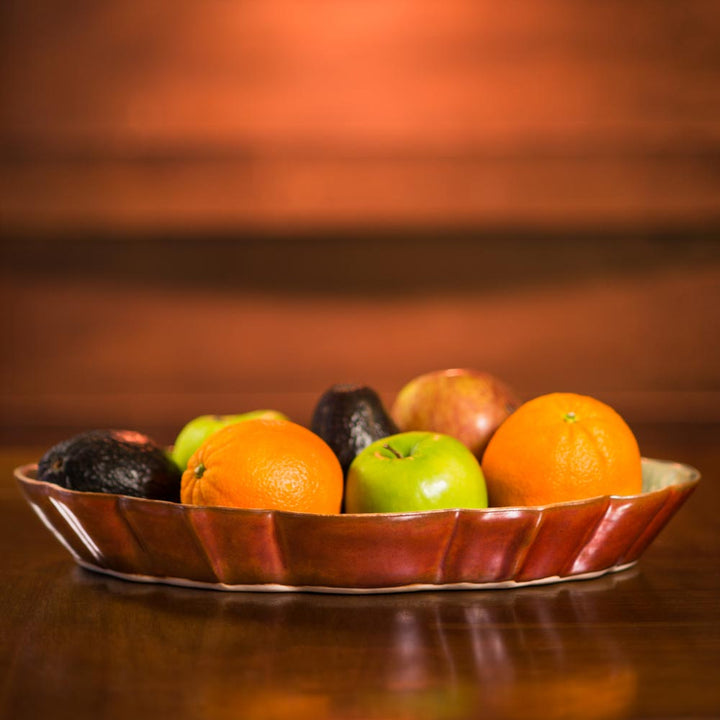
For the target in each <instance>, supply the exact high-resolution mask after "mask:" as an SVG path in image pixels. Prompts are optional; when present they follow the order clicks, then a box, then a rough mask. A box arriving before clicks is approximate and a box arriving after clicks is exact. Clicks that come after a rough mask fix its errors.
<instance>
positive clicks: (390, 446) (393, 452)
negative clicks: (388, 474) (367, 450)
mask: <svg viewBox="0 0 720 720" xmlns="http://www.w3.org/2000/svg"><path fill="white" fill-rule="evenodd" d="M383 447H384V448H385V449H386V450H389V451H390V452H391V453H392V454H393V455H394V456H395V457H396V458H402V455H401V454H400V453H399V452H398V451H397V450H396V449H395V448H394V447H393V446H392V445H390V443H385V444H384V445H383Z"/></svg>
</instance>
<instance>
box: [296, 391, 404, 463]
mask: <svg viewBox="0 0 720 720" xmlns="http://www.w3.org/2000/svg"><path fill="white" fill-rule="evenodd" d="M310 429H311V430H312V431H313V432H314V433H315V434H316V435H319V436H320V437H321V438H322V439H323V440H324V441H325V442H326V443H327V444H328V445H329V446H330V447H331V448H332V450H333V452H334V453H335V455H337V457H338V460H340V465H341V466H342V469H343V474H345V475H347V471H348V468H349V467H350V463H351V462H352V461H353V460H354V459H355V456H356V455H357V454H358V453H359V452H360V451H361V450H364V449H365V448H366V447H367V446H368V445H370V443H372V442H375V440H379V439H380V438H384V437H387V436H388V435H394V434H395V433H397V432H399V430H398V428H397V426H396V425H395V423H394V422H393V421H392V419H391V418H390V415H389V414H388V412H387V411H386V410H385V407H384V406H383V404H382V400H381V399H380V396H379V395H378V394H377V393H376V392H375V390H373V389H372V388H369V387H367V386H364V385H344V384H339V385H333V386H332V387H330V388H329V389H328V390H326V391H325V392H324V393H323V394H322V396H321V397H320V400H318V403H317V405H316V406H315V410H314V412H313V416H312V423H311V426H310Z"/></svg>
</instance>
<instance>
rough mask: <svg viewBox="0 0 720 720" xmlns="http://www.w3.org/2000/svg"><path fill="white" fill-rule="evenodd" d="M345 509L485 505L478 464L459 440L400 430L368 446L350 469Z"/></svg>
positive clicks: (401, 509)
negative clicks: (401, 431)
mask: <svg viewBox="0 0 720 720" xmlns="http://www.w3.org/2000/svg"><path fill="white" fill-rule="evenodd" d="M345 493H346V494H345V510H346V512H348V513H368V512H401V513H402V512H418V511H422V510H440V509H452V508H486V507H487V505H488V499H487V488H486V486H485V477H484V476H483V472H482V469H481V468H480V463H479V462H478V460H477V458H476V457H475V456H474V455H473V454H472V452H470V450H469V449H468V448H467V447H466V446H465V445H463V444H462V443H461V442H460V441H459V440H457V439H455V438H453V437H450V436H449V435H443V434H441V433H434V432H403V433H398V434H396V435H390V436H389V437H386V438H382V439H380V440H377V441H375V442H374V443H372V444H371V445H368V446H367V447H366V448H365V449H364V450H362V451H361V452H360V453H359V454H358V455H357V457H356V458H355V459H354V460H353V462H352V464H351V465H350V469H349V470H348V478H347V486H346V491H345Z"/></svg>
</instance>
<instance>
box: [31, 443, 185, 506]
mask: <svg viewBox="0 0 720 720" xmlns="http://www.w3.org/2000/svg"><path fill="white" fill-rule="evenodd" d="M181 477H182V476H181V473H180V469H179V468H178V466H177V465H176V464H175V463H174V462H173V461H172V460H171V459H170V458H169V457H168V456H167V454H166V453H165V451H164V450H163V448H162V447H160V446H159V445H158V444H157V443H155V442H154V441H153V440H152V439H150V438H149V437H147V436H146V435H142V434H141V433H136V432H133V431H128V430H89V431H87V432H84V433H80V434H79V435H75V436H74V437H71V438H69V439H67V440H63V441H62V442H60V443H58V444H57V445H54V446H53V447H51V448H50V449H49V450H48V451H47V452H46V453H45V454H44V455H43V456H42V458H41V459H40V462H39V463H38V479H39V480H44V481H46V482H52V483H55V484H56V485H60V486H61V487H64V488H67V489H68V490H82V491H86V492H104V493H114V494H118V495H130V496H132V497H140V498H150V499H153V500H169V501H172V502H180V480H181Z"/></svg>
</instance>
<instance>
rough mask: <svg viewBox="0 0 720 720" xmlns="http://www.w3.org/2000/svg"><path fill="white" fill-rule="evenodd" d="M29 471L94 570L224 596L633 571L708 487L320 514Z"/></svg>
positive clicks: (30, 495)
mask: <svg viewBox="0 0 720 720" xmlns="http://www.w3.org/2000/svg"><path fill="white" fill-rule="evenodd" d="M36 472H37V465H25V466H23V467H19V468H17V469H16V471H15V477H16V479H17V481H18V483H19V486H20V489H21V490H22V492H23V494H24V496H25V498H26V499H27V500H28V502H29V503H30V505H31V507H32V508H33V510H34V511H35V512H36V513H37V515H38V516H39V517H40V519H41V520H42V521H43V523H44V524H45V525H46V526H47V527H48V528H49V529H50V530H51V531H52V533H53V534H54V535H55V537H56V538H57V539H58V540H59V541H60V542H61V543H62V545H63V546H64V547H65V548H66V549H67V550H68V551H69V552H70V554H71V555H72V557H73V558H74V559H75V561H76V562H77V563H78V564H79V565H80V566H82V567H84V568H87V569H89V570H93V571H97V572H101V573H105V574H108V575H112V576H116V577H121V578H124V579H128V580H134V581H140V582H154V583H166V584H173V585H183V586H194V587H202V588H210V589H215V590H223V591H264V592H287V591H312V592H325V593H378V592H408V591H416V590H450V589H453V590H457V589H494V588H509V587H519V586H525V585H535V584H542V583H553V582H562V581H566V580H580V579H585V578H591V577H597V576H599V575H603V574H605V573H610V572H617V571H621V570H625V569H627V568H629V567H631V566H633V565H634V564H635V563H636V562H637V561H638V559H639V558H640V556H641V555H642V553H643V552H644V551H645V550H646V548H647V547H648V546H649V545H650V543H651V542H652V541H653V540H654V539H655V538H656V537H657V535H658V533H659V532H660V531H661V530H662V529H663V528H664V527H665V525H666V524H667V523H668V521H669V520H670V518H671V517H672V516H673V515H674V514H675V513H676V512H677V511H678V510H679V508H680V507H681V505H682V504H683V503H684V502H685V500H686V499H687V498H688V496H689V495H690V494H691V493H692V491H693V490H694V489H695V487H696V485H697V483H698V482H699V479H700V473H699V472H698V471H697V470H696V469H695V468H693V467H691V466H689V465H683V464H680V463H674V462H669V461H665V460H652V459H647V458H644V459H643V492H642V494H640V495H635V496H627V497H621V496H607V497H599V498H592V499H589V500H582V501H577V502H570V503H558V504H554V505H546V506H543V507H515V508H510V507H507V508H489V509H487V510H436V511H431V512H420V513H403V514H367V515H351V514H341V515H314V514H305V513H291V512H281V511H275V510H267V511H265V510H241V509H233V508H218V507H198V506H190V505H182V504H177V503H170V502H163V501H158V500H144V499H139V498H133V497H127V496H123V495H110V494H104V493H87V492H76V491H72V490H66V489H64V488H61V487H58V486H57V485H53V484H51V483H47V482H41V481H38V480H37V479H35V478H36Z"/></svg>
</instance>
